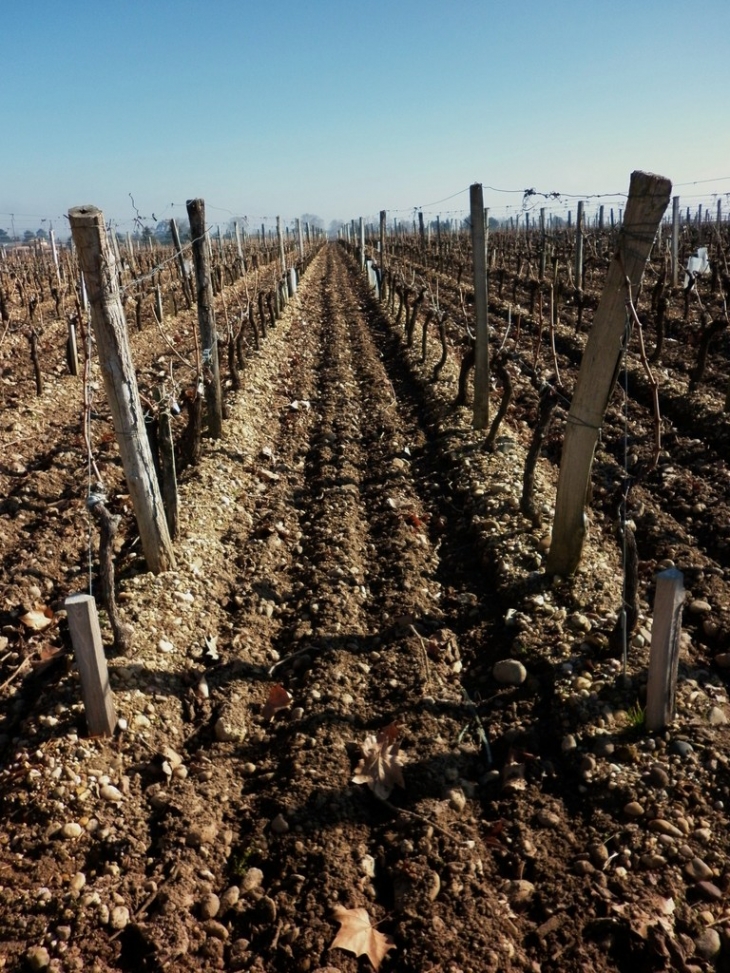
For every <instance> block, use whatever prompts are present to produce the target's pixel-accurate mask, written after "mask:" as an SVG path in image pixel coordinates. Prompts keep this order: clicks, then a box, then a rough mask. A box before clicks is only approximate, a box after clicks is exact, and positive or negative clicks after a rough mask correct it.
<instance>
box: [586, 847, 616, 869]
mask: <svg viewBox="0 0 730 973" xmlns="http://www.w3.org/2000/svg"><path fill="white" fill-rule="evenodd" d="M588 854H589V855H590V856H591V860H592V862H593V864H594V865H595V866H596V868H601V869H602V868H603V867H604V866H605V864H606V862H607V861H608V859H609V858H610V857H611V856H610V854H609V851H608V848H606V846H605V845H604V844H601V843H600V842H596V844H593V845H590V846H589V847H588Z"/></svg>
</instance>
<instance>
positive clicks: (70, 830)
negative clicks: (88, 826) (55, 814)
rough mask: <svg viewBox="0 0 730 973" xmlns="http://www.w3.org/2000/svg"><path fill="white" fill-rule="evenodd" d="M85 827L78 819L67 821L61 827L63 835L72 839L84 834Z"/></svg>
mask: <svg viewBox="0 0 730 973" xmlns="http://www.w3.org/2000/svg"><path fill="white" fill-rule="evenodd" d="M83 830H84V829H83V828H82V827H81V825H80V824H78V823H77V822H76V821H67V822H66V824H64V826H63V827H62V828H61V837H62V838H66V839H68V840H69V841H72V840H73V839H74V838H78V837H79V835H81V834H82V832H83Z"/></svg>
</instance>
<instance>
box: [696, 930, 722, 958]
mask: <svg viewBox="0 0 730 973" xmlns="http://www.w3.org/2000/svg"><path fill="white" fill-rule="evenodd" d="M721 946H722V940H721V939H720V933H719V932H718V931H717V929H705V931H704V932H702V933H700V935H699V936H698V937H697V938H696V939H695V949H696V950H697V952H698V954H699V955H700V956H701V957H702V958H703V959H706V960H711V959H714V957H715V956H717V954H718V953H719V952H720V948H721Z"/></svg>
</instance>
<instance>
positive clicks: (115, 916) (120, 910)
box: [109, 905, 129, 930]
mask: <svg viewBox="0 0 730 973" xmlns="http://www.w3.org/2000/svg"><path fill="white" fill-rule="evenodd" d="M109 925H110V926H111V927H112V929H116V930H120V929H126V928H127V926H128V925H129V909H128V908H127V907H126V905H115V906H114V908H113V909H112V911H111V914H110V916H109Z"/></svg>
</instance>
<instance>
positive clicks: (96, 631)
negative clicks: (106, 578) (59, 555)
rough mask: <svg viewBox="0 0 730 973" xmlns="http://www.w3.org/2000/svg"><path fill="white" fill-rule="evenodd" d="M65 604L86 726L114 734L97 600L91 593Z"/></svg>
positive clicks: (99, 733) (98, 733) (93, 732)
mask: <svg viewBox="0 0 730 973" xmlns="http://www.w3.org/2000/svg"><path fill="white" fill-rule="evenodd" d="M64 606H65V608H66V612H67V614H68V627H69V629H70V630H71V641H72V642H73V647H74V655H75V657H76V665H77V666H78V667H79V675H80V677H81V695H82V697H83V700H84V710H85V711H86V725H87V726H88V728H89V733H90V735H91V736H111V735H112V734H113V733H114V729H115V727H116V725H117V714H116V712H115V710H114V701H113V699H112V691H111V687H110V686H109V672H108V670H107V665H106V658H105V656H104V646H103V644H102V641H101V629H100V628H99V616H98V615H97V613H96V602H95V601H94V599H93V597H92V596H91V595H84V594H80V595H70V596H69V597H68V598H67V599H66V601H65V603H64Z"/></svg>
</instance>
